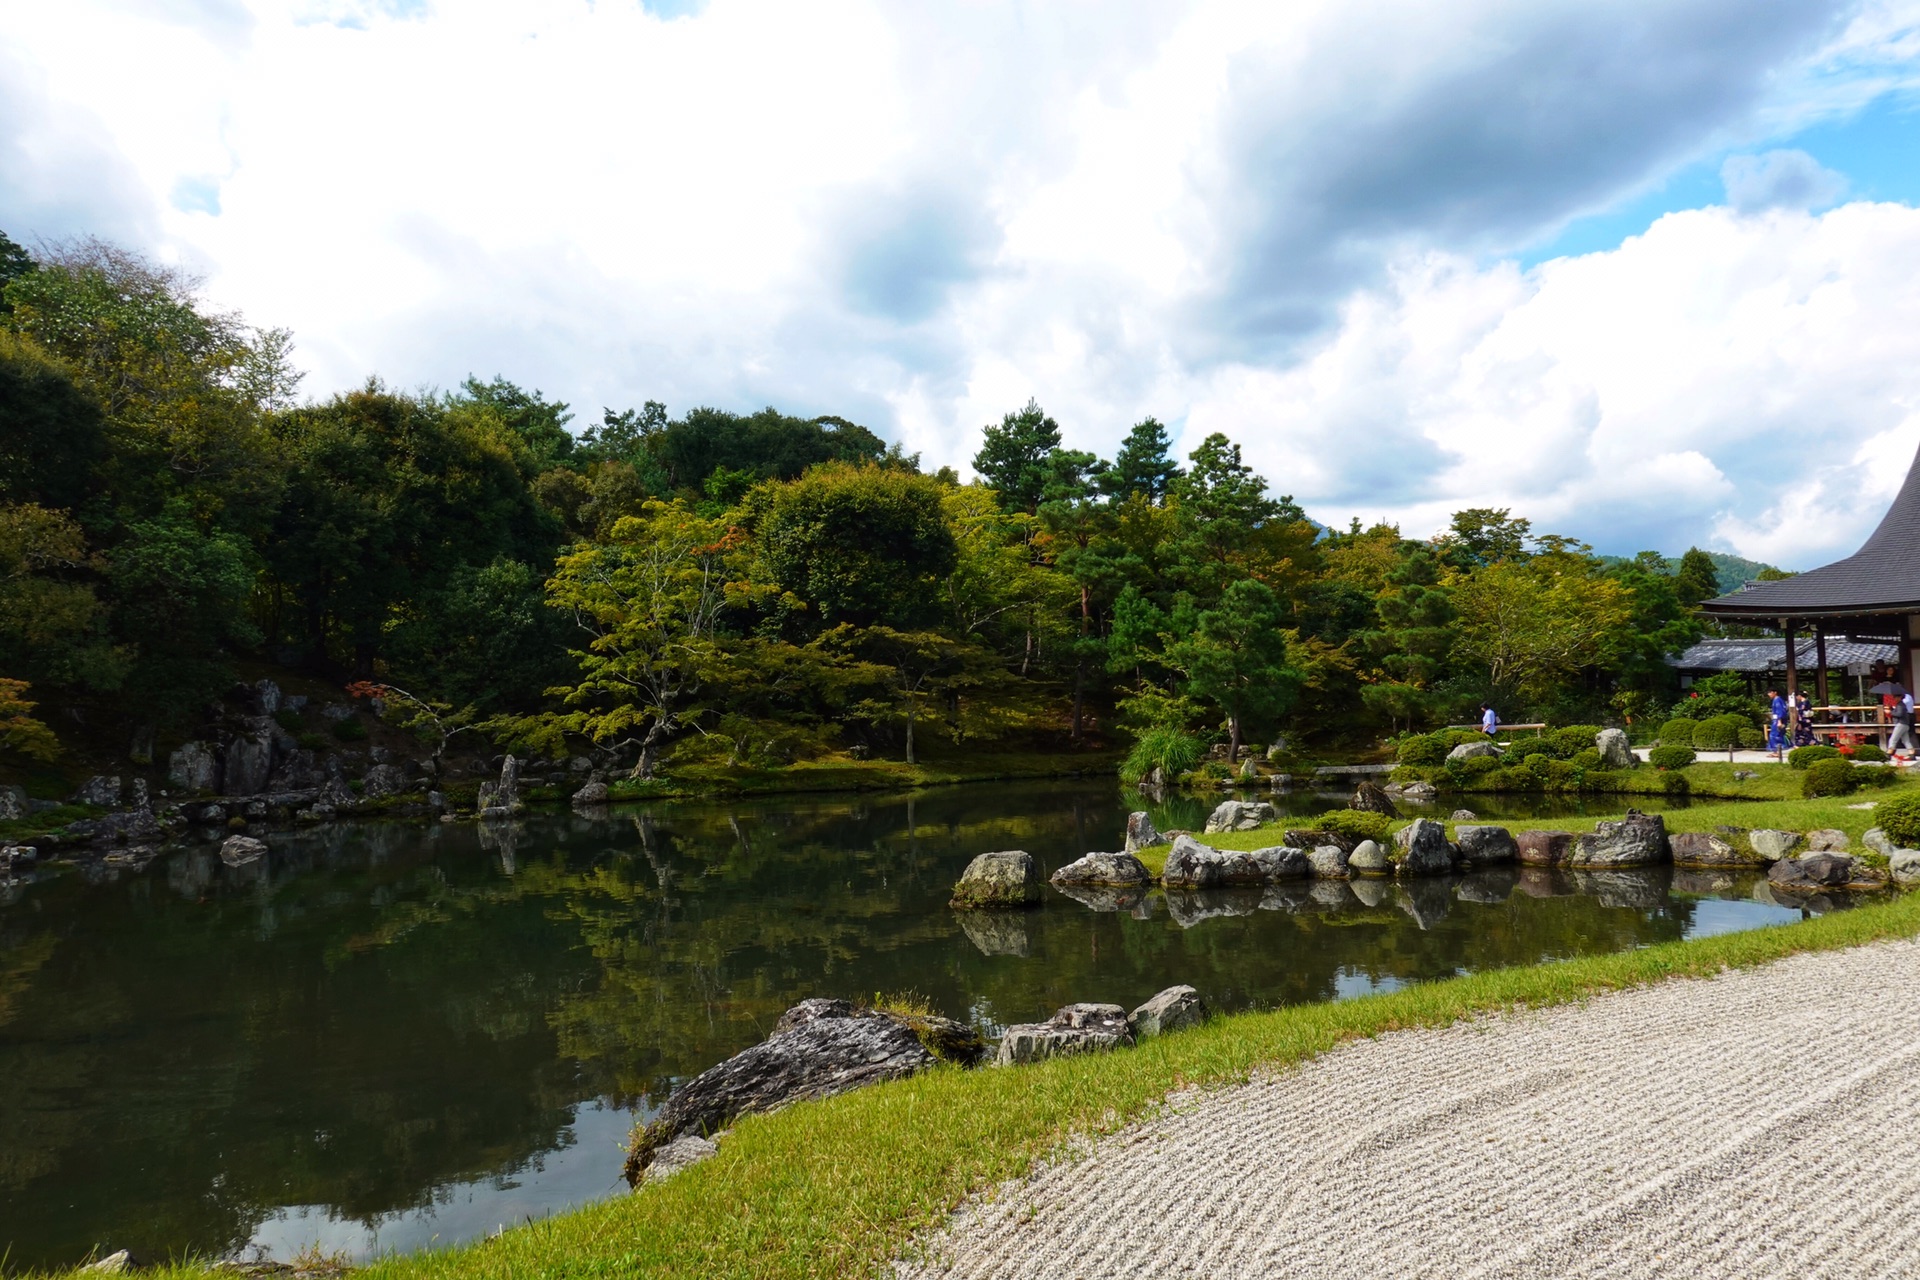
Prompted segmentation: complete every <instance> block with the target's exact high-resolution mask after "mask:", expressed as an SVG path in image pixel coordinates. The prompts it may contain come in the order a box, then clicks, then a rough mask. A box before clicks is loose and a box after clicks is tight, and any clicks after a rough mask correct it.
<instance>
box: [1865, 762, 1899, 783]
mask: <svg viewBox="0 0 1920 1280" xmlns="http://www.w3.org/2000/svg"><path fill="white" fill-rule="evenodd" d="M1853 781H1854V785H1855V786H1859V787H1890V786H1892V785H1893V784H1894V783H1896V782H1898V781H1900V771H1899V770H1898V769H1896V768H1894V767H1893V766H1892V765H1885V764H1863V765H1860V766H1858V767H1857V768H1855V769H1854V771H1853Z"/></svg>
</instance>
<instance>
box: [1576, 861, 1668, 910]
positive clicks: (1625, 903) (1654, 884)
mask: <svg viewBox="0 0 1920 1280" xmlns="http://www.w3.org/2000/svg"><path fill="white" fill-rule="evenodd" d="M1572 875H1573V887H1574V891H1575V892H1576V893H1584V894H1587V895H1588V896H1590V897H1592V898H1594V899H1595V900H1596V901H1598V902H1599V903H1600V905H1601V906H1603V907H1624V908H1628V909H1631V910H1635V911H1649V910H1652V909H1653V908H1655V907H1657V906H1659V905H1660V904H1661V903H1663V902H1665V901H1667V883H1668V881H1670V880H1671V879H1672V878H1673V872H1672V870H1671V869H1670V868H1667V867H1621V868H1615V869H1613V870H1608V871H1586V870H1581V869H1578V868H1576V869H1575V870H1574V871H1573V873H1572Z"/></svg>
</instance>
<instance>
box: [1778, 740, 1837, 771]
mask: <svg viewBox="0 0 1920 1280" xmlns="http://www.w3.org/2000/svg"><path fill="white" fill-rule="evenodd" d="M1845 758H1846V757H1844V756H1842V755H1841V754H1840V748H1838V747H1830V746H1828V745H1826V744H1825V743H1824V742H1821V743H1815V744H1814V745H1813V746H1811V747H1795V748H1794V749H1793V750H1791V751H1789V752H1787V764H1788V766H1789V767H1790V768H1794V769H1804V768H1806V767H1807V766H1808V765H1810V764H1812V763H1813V762H1814V761H1816V760H1843V759H1845Z"/></svg>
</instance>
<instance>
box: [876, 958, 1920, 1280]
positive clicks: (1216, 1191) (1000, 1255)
mask: <svg viewBox="0 0 1920 1280" xmlns="http://www.w3.org/2000/svg"><path fill="white" fill-rule="evenodd" d="M896 1269H897V1271H898V1272H899V1273H900V1274H901V1275H902V1276H913V1277H926V1278H931V1277H952V1278H956V1280H957V1278H960V1277H967V1278H973V1277H981V1278H985V1277H991V1278H992V1280H1013V1278H1014V1277H1022V1276H1033V1277H1047V1278H1048V1280H1067V1278H1069V1277H1101V1278H1102V1280H1104V1278H1106V1277H1136V1276H1137V1277H1148V1276H1151V1277H1186V1276H1194V1277H1221V1278H1225V1277H1256V1276H1257V1277H1296V1276H1297V1277H1319V1276H1339V1277H1389V1276H1409V1277H1411V1276H1421V1277H1435V1276H1474V1277H1481V1276H1486V1277H1492V1276H1524V1277H1563V1276H1567V1277H1572V1276H1593V1277H1601V1276H1605V1277H1642V1276H1674V1277H1687V1278H1688V1280H1707V1278H1709V1277H1728V1278H1729V1280H1733V1278H1736V1277H1737V1278H1740V1280H1749V1278H1752V1277H1766V1276H1780V1277H1836V1278H1837V1277H1846V1278H1848V1280H1857V1278H1860V1277H1876V1276H1920V943H1914V942H1900V943H1884V944H1879V945H1875V946H1871V947H1861V948H1858V949H1855V950H1850V951H1838V952H1828V953H1823V954H1815V955H1802V956H1795V957H1792V958H1789V959H1786V960H1782V961H1780V962H1778V963H1776V964H1772V965H1769V966H1767V967H1765V968H1761V969H1751V970H1744V971H1740V972H1736V973H1728V974H1723V975H1721V976H1720V977H1717V978H1713V979H1711V980H1700V981H1676V982H1670V983H1665V984H1662V985H1660V986H1656V987H1650V988H1645V989H1642V990H1638V991H1630V992H1622V993H1616V994H1611V995H1606V996H1601V997H1597V998H1595V999H1593V1000H1591V1001H1588V1002H1586V1003H1585V1004H1581V1005H1570V1006H1562V1007H1559V1008H1555V1009H1548V1010H1544V1011H1538V1012H1532V1013H1524V1014H1516V1015H1510V1016H1506V1017H1500V1018H1491V1019H1483V1020H1480V1021H1476V1022H1473V1023H1468V1024H1463V1025H1460V1026H1455V1027H1451V1028H1447V1029H1444V1030H1437V1031H1410V1032H1396V1033H1392V1034H1389V1035H1385V1036H1381V1037H1380V1038H1378V1039H1375V1040H1369V1041H1362V1042H1358V1043H1355V1044H1352V1045H1348V1046H1346V1047H1343V1048H1341V1049H1339V1050H1336V1051H1335V1052H1333V1053H1330V1054H1327V1055H1326V1056H1324V1057H1322V1058H1319V1059H1316V1060H1314V1061H1312V1062H1310V1063H1308V1064H1306V1065H1305V1066H1304V1067H1301V1068H1299V1069H1297V1070H1294V1071H1289V1072H1285V1073H1282V1074H1277V1075H1274V1076H1272V1077H1267V1078H1262V1079H1258V1080H1256V1081H1254V1082H1253V1083H1250V1084H1247V1085H1243V1086H1236V1087H1233V1088H1229V1089H1222V1090H1218V1091H1215V1092H1212V1093H1206V1094H1197V1095H1191V1096H1189V1097H1187V1098H1185V1099H1183V1100H1181V1101H1179V1102H1178V1103H1177V1104H1176V1105H1175V1106H1174V1107H1173V1108H1172V1109H1171V1110H1170V1111H1169V1113H1168V1114H1167V1115H1166V1116H1164V1117H1162V1118H1160V1119H1158V1120H1155V1121H1153V1122H1151V1123H1148V1124H1145V1125H1143V1126H1140V1127H1138V1128H1135V1129H1130V1130H1128V1131H1127V1132H1125V1133H1123V1134H1120V1135H1117V1136H1115V1137H1114V1138H1112V1139H1109V1140H1106V1141H1103V1142H1101V1143H1099V1144H1097V1145H1093V1146H1091V1147H1090V1148H1088V1150H1087V1152H1086V1153H1085V1154H1084V1155H1083V1156H1080V1157H1076V1158H1070V1159H1067V1160H1064V1161H1062V1162H1059V1163H1056V1164H1054V1165H1052V1166H1051V1167H1049V1168H1047V1169H1046V1170H1044V1171H1042V1172H1041V1173H1040V1174H1039V1175H1037V1176H1036V1177H1035V1178H1034V1179H1033V1180H1032V1181H1030V1182H1027V1183H1024V1184H1016V1185H1010V1186H1008V1187H1004V1188H1002V1189H1001V1190H1000V1192H999V1193H998V1194H997V1195H995V1196H993V1197H991V1198H990V1199H989V1200H988V1201H987V1202H984V1203H980V1204H976V1205H973V1206H971V1207H970V1208H969V1209H968V1210H966V1211H964V1212H963V1213H962V1214H960V1215H959V1216H957V1217H956V1218H955V1220H954V1221H953V1223H952V1224H951V1226H950V1228H949V1229H948V1230H947V1231H946V1232H944V1233H942V1234H940V1235H938V1236H936V1237H934V1238H932V1239H929V1240H926V1241H924V1242H923V1245H922V1249H921V1250H916V1253H915V1258H914V1260H913V1261H910V1262H905V1263H901V1264H897V1267H896Z"/></svg>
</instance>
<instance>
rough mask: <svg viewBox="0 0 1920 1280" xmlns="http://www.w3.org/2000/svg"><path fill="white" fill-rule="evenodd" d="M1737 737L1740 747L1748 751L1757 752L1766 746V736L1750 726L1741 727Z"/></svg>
mask: <svg viewBox="0 0 1920 1280" xmlns="http://www.w3.org/2000/svg"><path fill="white" fill-rule="evenodd" d="M1737 736H1738V740H1739V742H1740V745H1741V747H1742V748H1744V749H1745V750H1748V751H1758V750H1759V749H1760V748H1761V747H1764V746H1766V745H1767V735H1766V734H1764V733H1762V732H1760V730H1758V729H1756V728H1754V727H1753V726H1752V725H1750V724H1743V725H1741V726H1740V732H1739V734H1738V735H1737Z"/></svg>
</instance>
